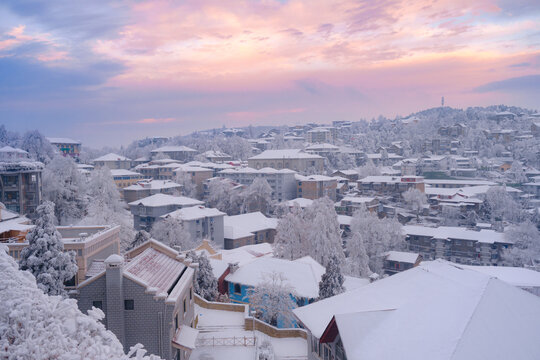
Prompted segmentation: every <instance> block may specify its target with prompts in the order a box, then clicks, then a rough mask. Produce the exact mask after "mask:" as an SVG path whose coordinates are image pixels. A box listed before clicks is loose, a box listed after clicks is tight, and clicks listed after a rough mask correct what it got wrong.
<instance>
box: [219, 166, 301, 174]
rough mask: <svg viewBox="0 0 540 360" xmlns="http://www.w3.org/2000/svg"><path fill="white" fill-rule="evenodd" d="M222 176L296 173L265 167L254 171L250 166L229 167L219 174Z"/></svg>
mask: <svg viewBox="0 0 540 360" xmlns="http://www.w3.org/2000/svg"><path fill="white" fill-rule="evenodd" d="M219 173H220V174H296V171H294V170H291V169H280V170H277V169H274V168H269V167H265V168H262V169H259V170H257V169H254V168H250V167H248V166H245V167H228V168H226V169H225V170H222V171H220V172H219Z"/></svg>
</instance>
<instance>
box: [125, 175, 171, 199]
mask: <svg viewBox="0 0 540 360" xmlns="http://www.w3.org/2000/svg"><path fill="white" fill-rule="evenodd" d="M181 191H182V185H180V184H177V183H175V182H173V181H170V180H140V181H137V182H136V183H135V184H133V185H130V186H127V187H125V188H124V189H123V192H124V200H125V201H126V202H127V203H130V202H133V201H137V200H140V199H142V198H145V197H148V196H150V195H154V194H168V195H174V194H175V193H178V194H179V193H180V192H181Z"/></svg>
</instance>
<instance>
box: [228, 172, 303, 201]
mask: <svg viewBox="0 0 540 360" xmlns="http://www.w3.org/2000/svg"><path fill="white" fill-rule="evenodd" d="M295 174H296V172H295V171H293V170H290V169H280V170H276V169H275V168H268V167H267V168H263V169H259V170H257V169H253V168H250V167H235V168H232V169H225V170H223V171H220V172H219V173H218V175H219V176H220V177H223V178H227V179H230V180H231V181H233V182H235V183H237V184H241V185H244V186H249V185H251V184H252V183H253V181H254V180H255V179H256V178H263V179H265V180H266V182H268V185H270V187H271V188H272V199H273V200H277V201H279V202H281V201H284V200H290V199H294V198H296V178H295Z"/></svg>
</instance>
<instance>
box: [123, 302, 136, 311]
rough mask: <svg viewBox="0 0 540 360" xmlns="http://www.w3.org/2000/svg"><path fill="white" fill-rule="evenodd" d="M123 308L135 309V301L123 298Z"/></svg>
mask: <svg viewBox="0 0 540 360" xmlns="http://www.w3.org/2000/svg"><path fill="white" fill-rule="evenodd" d="M124 310H135V301H133V300H124Z"/></svg>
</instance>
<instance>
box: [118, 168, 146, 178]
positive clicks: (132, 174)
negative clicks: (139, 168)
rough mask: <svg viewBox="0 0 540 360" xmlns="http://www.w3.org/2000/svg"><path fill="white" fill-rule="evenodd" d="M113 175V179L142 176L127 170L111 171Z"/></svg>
mask: <svg viewBox="0 0 540 360" xmlns="http://www.w3.org/2000/svg"><path fill="white" fill-rule="evenodd" d="M111 175H112V176H113V177H117V176H142V175H141V174H139V173H138V172H135V171H131V170H126V169H111Z"/></svg>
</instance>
